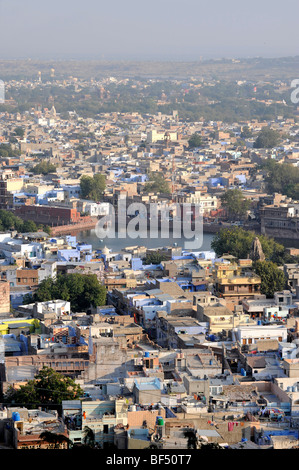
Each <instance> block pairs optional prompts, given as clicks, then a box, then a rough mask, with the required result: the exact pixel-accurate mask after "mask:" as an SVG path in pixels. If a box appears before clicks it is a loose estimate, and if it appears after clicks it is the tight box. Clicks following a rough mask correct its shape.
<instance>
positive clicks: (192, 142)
mask: <svg viewBox="0 0 299 470" xmlns="http://www.w3.org/2000/svg"><path fill="white" fill-rule="evenodd" d="M188 145H189V149H194V148H197V147H201V146H202V138H201V135H200V134H197V133H194V134H192V135H191V137H190V139H189V140H188Z"/></svg>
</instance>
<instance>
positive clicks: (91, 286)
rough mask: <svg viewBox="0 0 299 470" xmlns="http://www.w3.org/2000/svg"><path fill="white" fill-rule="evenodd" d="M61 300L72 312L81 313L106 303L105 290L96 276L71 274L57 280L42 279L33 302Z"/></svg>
mask: <svg viewBox="0 0 299 470" xmlns="http://www.w3.org/2000/svg"><path fill="white" fill-rule="evenodd" d="M55 299H62V300H66V301H69V302H70V303H71V309H72V310H73V311H74V312H83V311H86V310H88V309H89V308H90V306H91V305H92V306H93V307H97V306H99V305H105V303H106V288H105V286H103V285H101V284H100V283H99V281H98V278H97V276H96V274H88V275H87V274H79V273H72V274H67V275H66V276H62V275H60V276H58V277H57V279H52V278H47V279H44V280H43V281H42V282H41V283H40V285H39V286H38V289H37V291H36V292H35V293H34V295H33V301H37V302H46V301H48V300H55Z"/></svg>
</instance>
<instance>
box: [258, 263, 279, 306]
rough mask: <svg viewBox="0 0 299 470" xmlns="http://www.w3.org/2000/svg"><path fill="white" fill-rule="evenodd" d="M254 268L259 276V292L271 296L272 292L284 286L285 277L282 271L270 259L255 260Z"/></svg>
mask: <svg viewBox="0 0 299 470" xmlns="http://www.w3.org/2000/svg"><path fill="white" fill-rule="evenodd" d="M254 270H255V272H256V274H257V275H258V276H260V278H261V293H262V294H265V295H266V296H267V297H273V296H274V292H279V291H281V290H282V289H284V288H285V285H286V278H285V275H284V272H283V271H282V270H281V269H280V268H278V266H277V265H276V264H275V263H272V262H271V261H256V263H254Z"/></svg>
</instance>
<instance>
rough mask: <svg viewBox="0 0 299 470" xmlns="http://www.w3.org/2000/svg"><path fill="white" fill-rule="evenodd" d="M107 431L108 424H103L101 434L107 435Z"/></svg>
mask: <svg viewBox="0 0 299 470" xmlns="http://www.w3.org/2000/svg"><path fill="white" fill-rule="evenodd" d="M108 431H109V427H108V424H104V429H103V433H104V434H108Z"/></svg>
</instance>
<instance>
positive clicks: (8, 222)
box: [0, 209, 50, 233]
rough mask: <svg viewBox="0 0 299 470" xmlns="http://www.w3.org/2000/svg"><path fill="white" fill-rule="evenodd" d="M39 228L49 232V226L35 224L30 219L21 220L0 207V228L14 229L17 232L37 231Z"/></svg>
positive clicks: (3, 229)
mask: <svg viewBox="0 0 299 470" xmlns="http://www.w3.org/2000/svg"><path fill="white" fill-rule="evenodd" d="M39 229H41V230H43V231H45V232H47V233H50V227H47V226H44V225H39V226H37V225H36V223H35V222H33V221H32V220H25V221H23V220H22V219H21V218H20V217H17V216H15V215H14V214H13V213H12V212H10V211H6V210H4V209H0V230H2V231H5V230H16V231H17V232H19V233H26V232H37V230H39Z"/></svg>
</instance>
